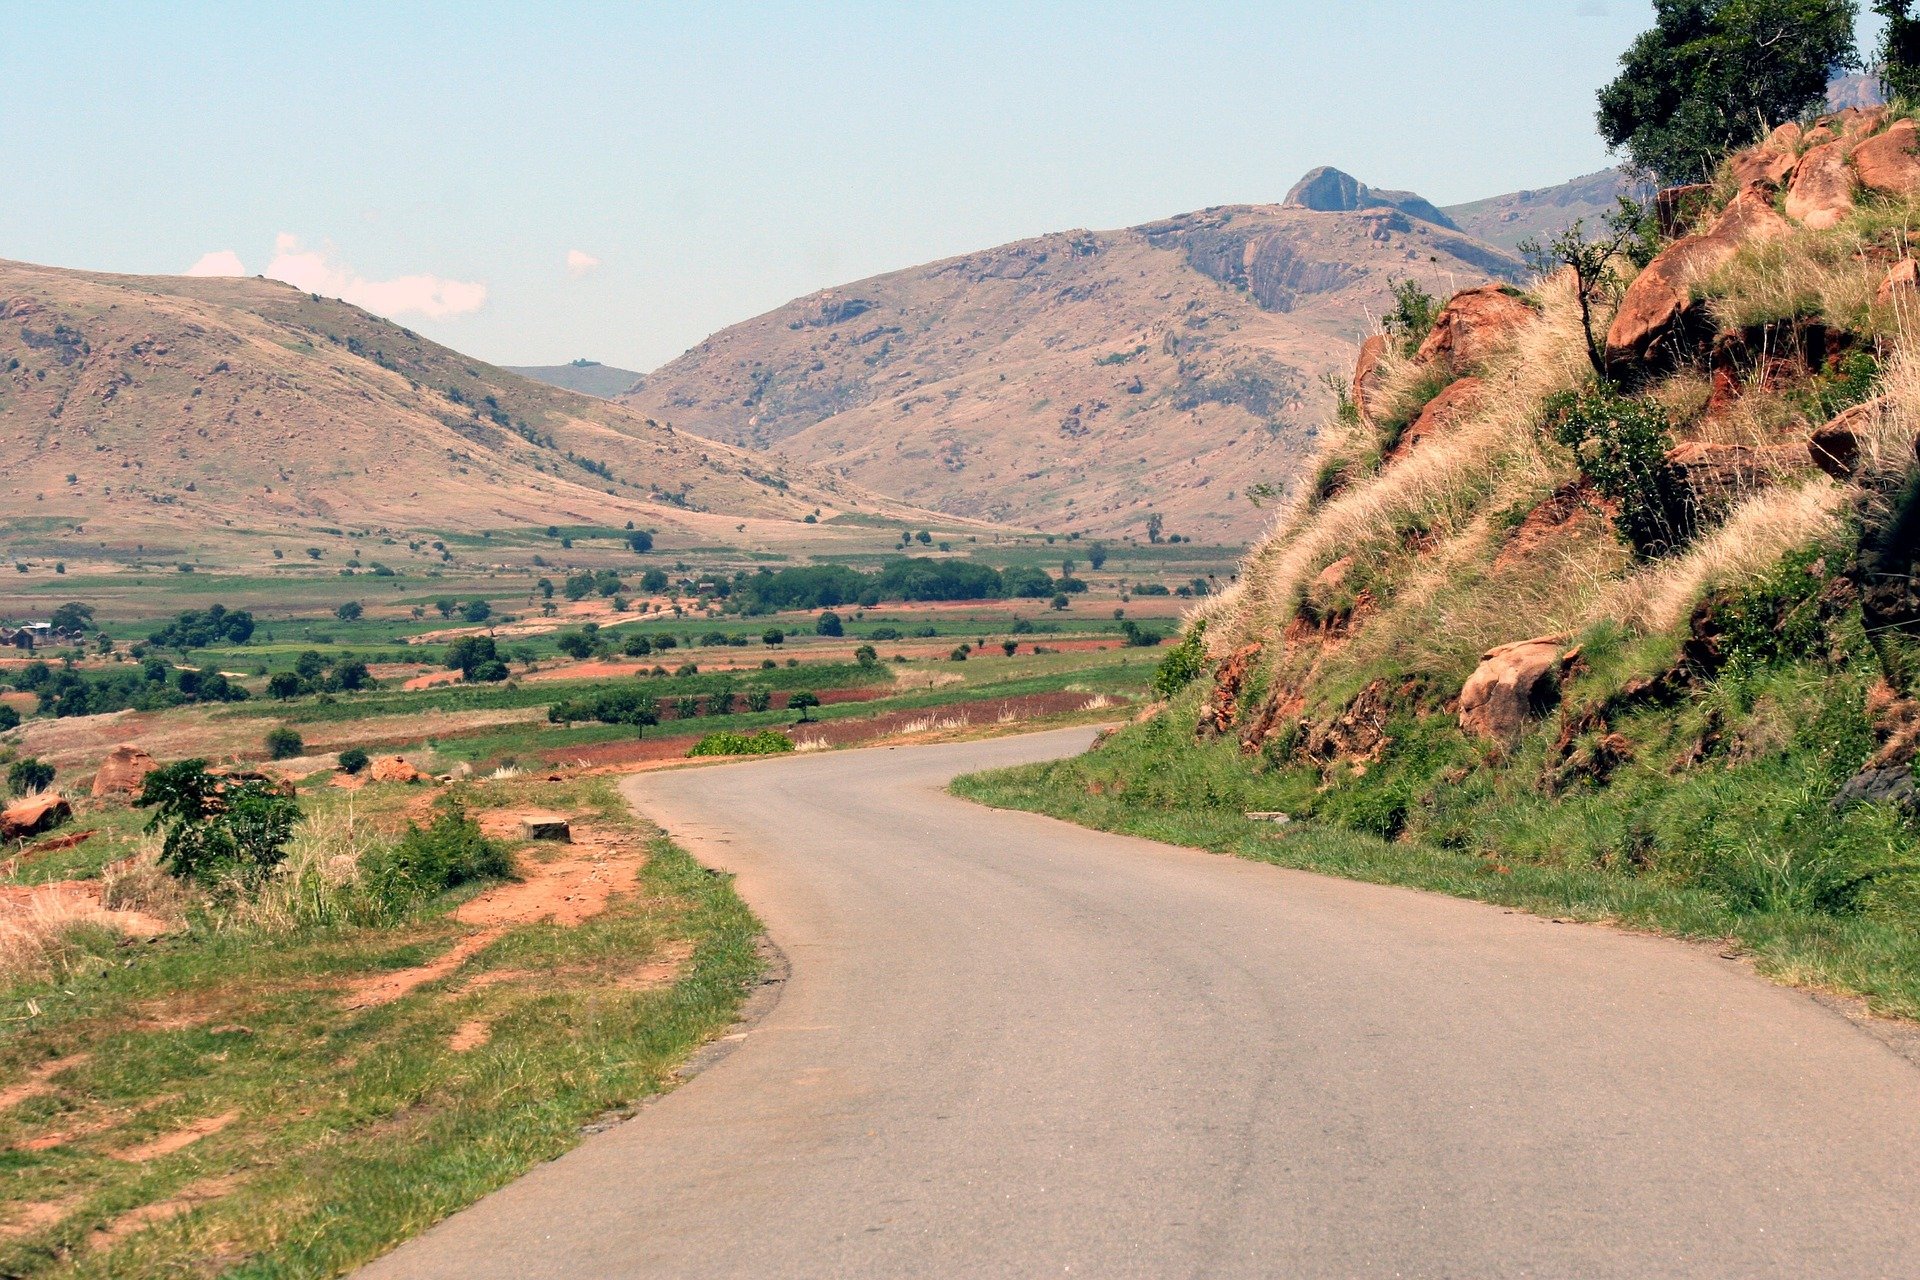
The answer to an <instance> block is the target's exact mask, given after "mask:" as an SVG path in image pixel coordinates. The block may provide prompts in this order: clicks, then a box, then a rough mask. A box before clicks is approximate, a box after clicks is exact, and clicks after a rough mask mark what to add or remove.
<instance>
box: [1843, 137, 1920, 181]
mask: <svg viewBox="0 0 1920 1280" xmlns="http://www.w3.org/2000/svg"><path fill="white" fill-rule="evenodd" d="M1916 152H1920V125H1916V124H1915V123H1914V122H1913V121H1911V120H1901V121H1898V122H1897V123H1895V124H1894V126H1893V127H1892V128H1891V129H1888V130H1887V131H1886V132H1885V133H1883V134H1880V135H1878V136H1877V137H1872V138H1868V139H1867V140H1866V141H1865V142H1862V143H1861V144H1860V145H1859V146H1857V147H1855V148H1854V149H1853V169H1854V173H1855V174H1856V175H1857V176H1858V177H1859V179H1860V185H1861V186H1863V187H1865V188H1866V189H1867V190H1869V191H1877V192H1881V193H1882V194H1885V195H1905V194H1907V193H1908V192H1911V191H1920V154H1916Z"/></svg>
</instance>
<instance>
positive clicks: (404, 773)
mask: <svg viewBox="0 0 1920 1280" xmlns="http://www.w3.org/2000/svg"><path fill="white" fill-rule="evenodd" d="M367 772H368V774H369V775H370V776H371V777H372V778H373V780H374V781H375V782H425V781H426V780H427V775H426V774H424V773H422V772H420V770H418V769H416V768H414V767H413V766H412V765H411V764H409V763H408V762H407V758H406V757H405V756H381V757H380V758H379V759H378V760H375V761H374V762H373V763H372V764H370V765H368V766H367Z"/></svg>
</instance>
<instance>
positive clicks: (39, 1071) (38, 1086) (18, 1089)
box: [0, 1053, 93, 1111]
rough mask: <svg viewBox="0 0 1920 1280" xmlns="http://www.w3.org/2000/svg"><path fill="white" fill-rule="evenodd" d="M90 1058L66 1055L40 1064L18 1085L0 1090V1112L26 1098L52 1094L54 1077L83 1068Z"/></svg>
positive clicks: (90, 1055) (82, 1055)
mask: <svg viewBox="0 0 1920 1280" xmlns="http://www.w3.org/2000/svg"><path fill="white" fill-rule="evenodd" d="M92 1056H93V1055H92V1054H89V1053H74V1054H68V1055H67V1056H66V1057H64V1058H53V1059H50V1060H49V1061H46V1062H43V1063H41V1064H40V1065H39V1066H37V1067H35V1068H34V1069H33V1070H32V1071H29V1072H28V1073H27V1078H26V1079H24V1080H22V1081H20V1082H19V1083H18V1084H12V1085H8V1086H7V1087H6V1088H4V1089H0V1111H5V1110H7V1109H8V1108H10V1107H17V1106H19V1105H20V1104H21V1103H23V1102H25V1101H26V1100H27V1099H28V1098H37V1097H39V1096H40V1095H41V1094H43V1093H52V1092H53V1078H54V1077H55V1076H57V1075H59V1074H60V1073H61V1072H63V1071H71V1070H73V1069H74V1068H75V1067H80V1066H85V1065H86V1063H87V1061H88V1060H89V1059H90V1058H92Z"/></svg>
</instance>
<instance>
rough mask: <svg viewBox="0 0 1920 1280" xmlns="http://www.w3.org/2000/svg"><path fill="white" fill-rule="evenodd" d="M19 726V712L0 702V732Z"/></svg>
mask: <svg viewBox="0 0 1920 1280" xmlns="http://www.w3.org/2000/svg"><path fill="white" fill-rule="evenodd" d="M19 727H20V713H19V712H18V711H16V710H14V708H12V707H11V706H8V705H7V704H6V703H4V702H0V733H5V732H6V731H7V730H9V729H17V728H19Z"/></svg>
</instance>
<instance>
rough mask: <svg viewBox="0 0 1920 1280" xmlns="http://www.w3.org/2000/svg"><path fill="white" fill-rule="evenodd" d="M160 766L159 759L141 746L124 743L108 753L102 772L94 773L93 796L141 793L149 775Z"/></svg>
mask: <svg viewBox="0 0 1920 1280" xmlns="http://www.w3.org/2000/svg"><path fill="white" fill-rule="evenodd" d="M159 767H160V763H159V761H157V760H155V759H154V758H153V757H152V756H150V755H148V754H147V753H146V752H144V751H142V750H141V749H140V748H139V747H136V746H134V745H132V744H131V743H122V744H120V745H119V746H117V747H115V748H114V749H113V750H112V751H110V752H108V753H107V758H106V759H105V760H103V761H101V762H100V772H98V773H96V774H94V775H93V797H94V799H96V800H98V799H100V798H101V797H103V796H136V795H139V794H140V789H141V786H142V784H144V783H145V782H146V780H147V775H148V774H150V773H152V772H153V771H154V770H155V769H158V768H159Z"/></svg>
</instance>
